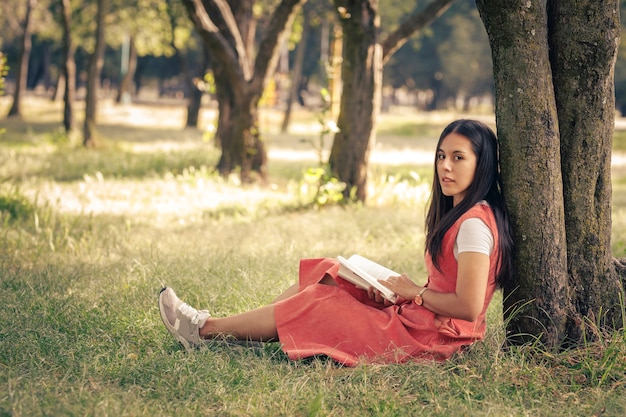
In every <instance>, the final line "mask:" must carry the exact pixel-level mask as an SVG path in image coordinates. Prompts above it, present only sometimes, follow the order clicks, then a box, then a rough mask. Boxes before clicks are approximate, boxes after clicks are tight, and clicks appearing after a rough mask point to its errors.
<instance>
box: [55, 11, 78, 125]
mask: <svg viewBox="0 0 626 417" xmlns="http://www.w3.org/2000/svg"><path fill="white" fill-rule="evenodd" d="M59 2H60V3H61V5H60V6H61V7H60V17H61V27H62V28H63V63H62V70H61V72H62V77H60V78H62V79H63V83H62V84H63V90H64V92H63V127H64V129H65V131H66V132H69V131H70V130H72V128H73V127H74V100H75V98H76V60H75V59H74V54H75V53H76V43H75V42H74V40H73V39H72V13H73V7H72V4H71V1H70V0H60V1H59ZM57 88H59V83H58V82H57Z"/></svg>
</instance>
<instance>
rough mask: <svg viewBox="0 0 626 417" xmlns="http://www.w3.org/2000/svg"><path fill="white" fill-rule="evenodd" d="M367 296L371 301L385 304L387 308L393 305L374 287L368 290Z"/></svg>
mask: <svg viewBox="0 0 626 417" xmlns="http://www.w3.org/2000/svg"><path fill="white" fill-rule="evenodd" d="M367 296H368V297H369V298H370V300H374V301H376V302H377V303H380V304H384V305H386V306H390V305H393V303H392V302H391V301H389V300H387V299H386V298H385V297H384V296H383V294H382V293H381V292H380V291H378V290H377V289H376V288H374V287H369V288H368V289H367Z"/></svg>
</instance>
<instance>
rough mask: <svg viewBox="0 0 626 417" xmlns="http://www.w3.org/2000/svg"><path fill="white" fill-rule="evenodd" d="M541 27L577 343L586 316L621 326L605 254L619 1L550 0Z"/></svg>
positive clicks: (616, 286) (613, 273) (570, 333)
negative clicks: (545, 36) (555, 124)
mask: <svg viewBox="0 0 626 417" xmlns="http://www.w3.org/2000/svg"><path fill="white" fill-rule="evenodd" d="M548 27H549V30H550V31H549V44H550V62H551V66H552V74H553V80H554V90H555V97H556V105H557V112H558V116H559V131H560V138H561V166H562V174H563V198H564V207H565V230H566V235H567V264H568V265H567V266H568V271H569V280H570V281H569V287H570V288H571V289H572V298H573V300H572V301H573V311H572V314H571V315H570V317H569V320H568V323H567V329H566V334H567V337H568V339H569V340H572V341H573V342H577V341H579V340H581V339H582V337H583V335H582V328H581V322H582V321H583V320H584V319H585V318H589V319H590V320H591V322H592V323H593V324H600V325H602V326H603V327H604V326H607V327H611V328H615V327H616V326H621V324H622V323H621V314H620V313H621V308H620V299H619V295H620V292H621V285H620V279H619V277H618V275H617V274H618V273H617V270H616V268H615V265H614V263H613V256H612V253H611V152H612V144H613V130H614V126H615V91H614V67H615V61H616V59H617V47H618V45H619V38H620V21H619V2H618V1H617V0H604V1H599V0H594V1H577V2H567V4H565V2H564V1H555V0H550V1H548Z"/></svg>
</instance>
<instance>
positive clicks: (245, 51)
mask: <svg viewBox="0 0 626 417" xmlns="http://www.w3.org/2000/svg"><path fill="white" fill-rule="evenodd" d="M183 2H184V4H185V7H186V9H187V11H188V14H189V17H190V18H191V20H192V21H193V23H194V26H195V27H196V29H197V30H198V33H199V34H200V36H201V37H202V39H203V41H204V43H205V46H206V48H207V49H208V50H209V51H211V58H212V63H213V64H212V65H213V69H214V71H215V80H216V86H217V98H218V103H219V111H220V115H219V122H218V128H217V137H218V140H219V143H220V144H221V148H222V156H221V157H220V161H219V163H218V169H219V171H220V172H221V173H222V174H223V175H228V174H230V173H231V172H232V171H233V170H235V169H236V168H240V169H241V171H240V175H241V178H242V180H243V181H250V180H251V179H252V175H251V174H252V172H251V171H255V172H257V173H258V174H259V175H260V176H261V178H262V179H263V180H264V179H265V176H266V172H267V169H266V163H267V154H266V152H267V151H266V149H265V145H264V142H263V141H262V140H261V137H260V132H259V129H258V114H257V111H258V103H259V100H260V98H261V95H262V94H263V89H264V88H265V83H266V80H267V79H269V78H270V77H271V76H272V74H273V72H274V70H275V68H276V64H277V60H278V45H280V44H281V42H282V39H283V38H284V36H285V35H286V30H287V28H288V27H289V26H290V25H291V22H292V20H293V17H294V15H295V12H296V11H297V7H298V6H299V5H300V3H302V2H303V0H282V1H281V2H280V3H279V4H278V5H277V6H276V8H275V9H274V12H273V13H272V15H271V16H270V18H269V23H268V25H267V29H266V32H265V33H264V35H263V37H262V38H261V40H260V43H259V44H258V48H257V51H258V52H257V54H256V57H253V56H252V49H253V48H252V47H251V45H250V40H251V39H253V34H254V33H253V32H254V30H253V28H254V27H255V24H254V21H253V20H251V19H252V17H253V13H252V4H253V3H252V2H251V1H250V0H247V1H231V2H230V4H229V3H227V2H226V1H225V0H203V1H201V0H184V1H183ZM221 100H226V101H225V102H222V101H221ZM222 112H224V113H222Z"/></svg>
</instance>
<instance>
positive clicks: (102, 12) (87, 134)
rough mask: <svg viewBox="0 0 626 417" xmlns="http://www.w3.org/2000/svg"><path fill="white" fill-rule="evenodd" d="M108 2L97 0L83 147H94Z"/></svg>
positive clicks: (88, 75)
mask: <svg viewBox="0 0 626 417" xmlns="http://www.w3.org/2000/svg"><path fill="white" fill-rule="evenodd" d="M109 1H110V0H97V3H98V11H97V14H96V33H95V37H94V38H95V39H94V40H95V45H94V50H93V53H92V54H91V57H90V59H89V71H88V73H87V96H86V98H85V121H84V125H83V145H85V146H88V147H90V146H95V136H94V134H95V129H96V109H97V104H98V92H99V90H100V73H101V72H102V64H103V60H104V48H105V39H104V34H105V24H106V22H105V20H106V16H107V13H108V10H109Z"/></svg>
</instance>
